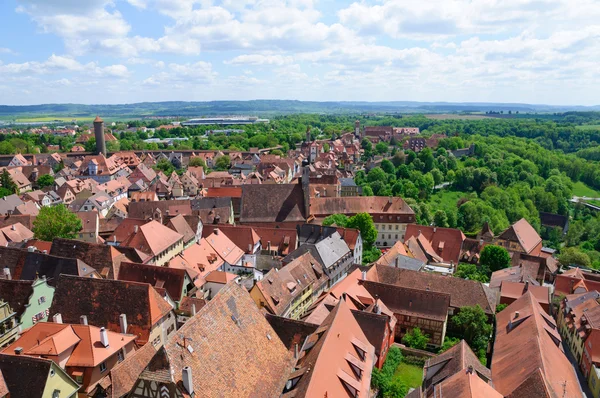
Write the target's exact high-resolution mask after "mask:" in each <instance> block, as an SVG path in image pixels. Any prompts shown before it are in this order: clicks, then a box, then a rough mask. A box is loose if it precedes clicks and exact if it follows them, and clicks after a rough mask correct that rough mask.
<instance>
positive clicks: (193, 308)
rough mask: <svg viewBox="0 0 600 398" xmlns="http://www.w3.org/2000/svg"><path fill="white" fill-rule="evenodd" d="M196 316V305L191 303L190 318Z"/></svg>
mask: <svg viewBox="0 0 600 398" xmlns="http://www.w3.org/2000/svg"><path fill="white" fill-rule="evenodd" d="M194 315H196V304H195V303H192V316H194Z"/></svg>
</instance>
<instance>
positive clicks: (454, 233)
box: [404, 224, 466, 264]
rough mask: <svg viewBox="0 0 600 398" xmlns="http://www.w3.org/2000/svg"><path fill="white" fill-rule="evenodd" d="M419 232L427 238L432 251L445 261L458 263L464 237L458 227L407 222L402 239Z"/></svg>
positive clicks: (416, 234)
mask: <svg viewBox="0 0 600 398" xmlns="http://www.w3.org/2000/svg"><path fill="white" fill-rule="evenodd" d="M419 234H421V236H423V238H424V239H426V240H427V242H428V243H429V245H430V247H431V249H432V250H433V252H434V253H435V254H436V255H438V256H440V257H441V258H442V259H443V260H444V261H445V262H448V263H449V262H453V263H454V264H458V262H459V260H460V253H461V249H462V243H463V242H464V240H465V239H466V237H465V235H464V234H463V233H462V231H461V230H460V229H454V228H440V227H430V226H426V225H416V224H409V225H408V226H407V227H406V233H405V235H404V239H405V240H407V239H409V238H411V237H412V236H415V237H416V236H418V235H419Z"/></svg>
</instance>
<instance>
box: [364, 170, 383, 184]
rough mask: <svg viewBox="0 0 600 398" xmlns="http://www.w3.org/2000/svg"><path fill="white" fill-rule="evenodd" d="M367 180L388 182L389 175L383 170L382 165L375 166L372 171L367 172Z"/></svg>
mask: <svg viewBox="0 0 600 398" xmlns="http://www.w3.org/2000/svg"><path fill="white" fill-rule="evenodd" d="M367 181H368V182H375V181H381V182H383V183H386V182H387V175H386V174H385V171H383V169H382V168H381V167H375V168H373V169H371V171H369V174H367Z"/></svg>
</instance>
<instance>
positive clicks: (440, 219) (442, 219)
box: [433, 210, 449, 228]
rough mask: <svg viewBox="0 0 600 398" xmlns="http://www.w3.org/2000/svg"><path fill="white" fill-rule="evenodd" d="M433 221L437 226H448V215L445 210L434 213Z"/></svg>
mask: <svg viewBox="0 0 600 398" xmlns="http://www.w3.org/2000/svg"><path fill="white" fill-rule="evenodd" d="M433 223H434V224H435V226H436V227H442V228H448V227H449V225H448V215H447V214H446V212H445V211H444V210H438V211H436V212H435V214H434V215H433Z"/></svg>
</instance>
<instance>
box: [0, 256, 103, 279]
mask: <svg viewBox="0 0 600 398" xmlns="http://www.w3.org/2000/svg"><path fill="white" fill-rule="evenodd" d="M0 264H2V266H3V268H8V269H9V270H10V273H11V277H12V278H13V279H19V280H29V281H33V280H35V279H36V278H37V277H38V276H45V277H46V278H47V279H48V283H49V284H50V285H54V284H55V282H56V278H57V277H58V276H59V275H60V274H66V275H75V276H87V275H89V274H90V273H92V272H94V271H95V269H94V268H93V267H90V266H89V265H87V264H85V263H84V262H83V261H81V260H77V259H75V258H65V257H59V256H53V255H50V254H43V253H40V252H29V251H27V250H23V249H16V248H9V247H0Z"/></svg>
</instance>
